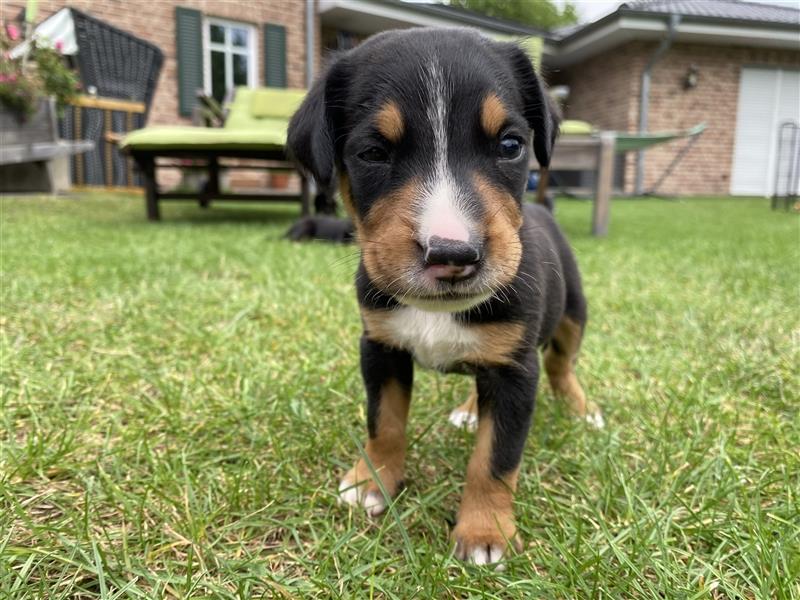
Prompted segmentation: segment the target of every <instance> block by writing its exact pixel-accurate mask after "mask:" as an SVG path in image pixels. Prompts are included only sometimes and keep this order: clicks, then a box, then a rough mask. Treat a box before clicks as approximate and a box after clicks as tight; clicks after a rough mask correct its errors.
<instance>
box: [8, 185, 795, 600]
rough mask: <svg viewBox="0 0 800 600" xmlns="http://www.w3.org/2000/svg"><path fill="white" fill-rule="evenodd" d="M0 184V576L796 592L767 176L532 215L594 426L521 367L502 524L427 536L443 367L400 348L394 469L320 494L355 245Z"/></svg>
mask: <svg viewBox="0 0 800 600" xmlns="http://www.w3.org/2000/svg"><path fill="white" fill-rule="evenodd" d="M142 204H143V203H142V201H141V199H140V198H135V197H127V196H109V195H87V196H84V197H82V198H79V199H57V200H53V199H48V198H4V199H3V200H2V221H1V224H2V231H1V233H2V248H1V249H2V295H1V296H0V297H1V298H2V312H1V313H0V334H1V335H0V349H1V350H2V363H1V365H2V372H1V373H0V384H1V385H2V397H1V399H0V597H3V598H15V599H16V598H47V599H56V598H162V597H170V598H173V597H174V598H190V597H192V598H196V597H211V598H254V597H264V598H273V597H275V598H290V597H309V598H339V597H342V598H366V597H376V598H401V599H407V598H426V599H427V598H465V597H475V598H526V597H538V598H777V599H784V598H800V584H798V581H799V580H800V453H798V448H800V412H799V410H798V408H799V404H800V403H799V402H798V399H800V374H799V373H798V364H800V303H799V301H800V270H798V268H797V267H798V264H800V218H798V216H797V215H792V214H786V213H781V212H771V211H770V210H769V208H768V205H767V201H765V200H732V199H725V200H719V199H693V200H687V201H681V202H667V201H657V200H646V201H630V200H624V201H615V202H614V204H613V208H612V222H611V235H610V237H609V238H608V239H605V240H598V239H593V238H591V237H589V236H588V235H587V231H588V221H589V217H590V210H591V208H590V205H589V204H586V203H579V202H569V201H561V202H559V204H558V218H559V220H560V221H561V222H562V224H563V226H564V228H565V230H566V231H567V233H568V235H569V237H570V240H571V242H572V243H573V245H574V247H575V249H576V252H577V255H578V259H579V262H580V264H581V267H582V270H583V274H584V279H585V286H586V291H587V296H588V298H589V303H590V324H589V328H588V331H587V336H586V338H585V342H584V346H583V352H582V356H581V360H580V362H579V366H578V375H579V377H581V379H582V381H583V383H584V387H585V389H586V390H587V393H588V394H589V395H590V396H591V397H592V398H593V399H594V400H595V401H597V402H598V403H599V404H600V405H601V406H602V407H603V408H604V410H605V417H606V422H607V427H606V429H605V430H602V431H596V430H592V429H591V428H589V427H587V426H586V425H585V424H583V423H581V422H578V421H576V420H574V419H571V418H570V417H569V416H568V414H567V413H566V411H565V410H563V409H562V407H561V406H560V405H559V403H558V402H557V401H556V400H555V399H554V398H553V397H552V396H551V395H550V393H549V391H548V390H546V389H542V390H541V391H540V394H539V403H538V406H537V412H536V416H535V422H534V427H533V430H532V433H531V436H530V438H529V440H528V445H527V450H526V453H525V458H524V462H523V467H522V471H521V475H520V490H519V493H518V495H517V508H516V512H517V515H518V519H519V526H520V532H521V534H522V536H523V538H524V540H525V549H524V552H523V553H522V554H520V555H518V556H515V557H513V558H512V559H511V560H510V561H509V562H508V565H507V567H508V568H507V569H506V570H505V571H504V572H495V571H492V570H489V569H486V568H480V567H470V566H465V565H462V564H460V563H458V562H457V561H456V560H455V559H454V558H452V556H451V548H450V545H449V542H448V532H449V528H450V525H451V522H452V519H453V517H454V514H455V510H456V507H457V503H458V499H459V493H460V490H461V487H462V485H463V481H464V470H465V466H466V462H467V458H468V456H469V453H470V450H471V444H472V435H471V434H469V433H466V432H464V431H459V430H456V429H454V428H452V427H451V426H450V425H448V424H447V422H446V418H447V414H448V413H449V411H450V409H451V408H453V407H454V406H455V405H456V404H458V403H459V402H460V401H461V400H462V399H463V398H464V396H465V395H466V393H467V392H468V388H469V381H468V380H467V379H465V378H463V377H459V376H443V375H437V374H433V373H430V372H424V371H421V370H418V371H417V373H418V375H417V383H416V388H415V401H414V404H413V406H412V417H411V422H410V440H411V447H410V451H409V456H408V461H407V462H408V472H407V479H406V481H407V484H408V487H407V488H406V490H405V491H404V492H403V493H402V495H401V496H400V497H399V499H398V500H397V501H396V503H395V504H394V511H393V512H392V514H390V515H389V516H387V517H385V518H383V519H382V520H377V521H371V520H369V519H368V518H367V517H365V516H364V515H362V514H360V513H359V512H358V511H355V512H351V511H350V510H349V509H348V508H345V507H341V506H338V505H337V503H336V495H335V491H336V487H337V484H338V480H339V477H340V475H341V474H342V473H343V471H344V470H345V469H347V468H349V467H350V466H351V463H352V461H353V459H354V457H355V456H356V452H357V444H358V443H360V442H361V441H362V439H363V436H364V433H365V424H364V422H365V415H364V408H363V395H364V394H363V391H362V384H361V381H360V375H359V370H358V353H357V346H358V336H359V334H360V322H359V317H358V313H357V309H356V303H355V294H354V291H353V289H352V283H351V279H352V273H353V271H354V268H355V265H356V261H357V252H356V250H355V248H352V247H350V248H345V247H336V246H329V245H324V244H305V245H293V244H291V243H289V242H287V241H285V240H282V239H281V234H282V232H283V231H284V230H285V228H286V227H287V226H288V224H289V223H290V222H291V220H292V219H293V218H294V216H295V215H296V211H297V209H296V208H295V207H281V206H278V207H272V208H263V207H260V208H242V207H239V208H236V207H221V208H214V209H212V210H211V211H202V210H200V209H199V208H196V207H194V206H184V207H176V206H171V207H168V208H167V209H166V210H165V211H164V221H163V222H161V223H158V224H151V223H147V222H145V221H144V219H143V212H144V210H143V206H142Z"/></svg>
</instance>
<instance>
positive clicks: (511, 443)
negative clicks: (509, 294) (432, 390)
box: [453, 354, 539, 564]
mask: <svg viewBox="0 0 800 600" xmlns="http://www.w3.org/2000/svg"><path fill="white" fill-rule="evenodd" d="M538 375H539V363H538V360H537V357H536V355H535V354H533V355H531V356H529V357H527V358H526V360H525V361H524V364H520V365H517V366H513V367H510V366H507V367H495V368H486V369H482V370H481V371H479V372H478V374H477V377H476V383H477V388H478V435H477V443H476V446H475V450H474V452H473V454H472V458H470V461H469V465H468V467H467V483H466V487H465V488H464V495H463V497H462V499H461V507H460V508H459V511H458V520H457V522H456V526H455V529H454V530H453V537H454V539H455V543H456V556H457V557H458V558H460V559H461V560H466V561H469V562H473V563H476V564H486V563H493V562H497V561H498V560H500V558H501V557H502V556H503V554H504V553H505V551H506V549H507V546H508V545H509V544H513V545H514V546H515V547H516V548H517V549H519V548H520V540H519V538H518V537H517V527H516V525H515V523H514V511H513V500H514V491H515V490H516V487H517V474H518V472H519V464H520V460H521V458H522V450H523V448H524V447H525V439H526V437H527V436H528V429H529V427H530V422H531V415H532V414H533V405H534V401H535V398H536V384H537V381H538Z"/></svg>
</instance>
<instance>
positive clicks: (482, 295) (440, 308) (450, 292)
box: [395, 265, 494, 312]
mask: <svg viewBox="0 0 800 600" xmlns="http://www.w3.org/2000/svg"><path fill="white" fill-rule="evenodd" d="M482 275H483V273H482V269H481V268H480V266H479V265H465V266H462V267H454V266H453V265H428V266H425V267H423V268H422V269H421V272H419V273H418V274H417V276H416V277H415V278H414V279H415V280H416V281H417V282H418V285H415V286H413V287H412V290H413V291H409V292H407V293H400V294H395V299H396V300H397V301H398V302H400V303H401V304H406V305H408V306H414V307H416V308H421V309H423V310H430V311H437V312H459V311H464V310H468V309H470V308H473V307H475V306H478V305H479V304H482V303H483V302H485V301H486V300H488V299H489V298H491V297H492V295H493V294H494V290H493V289H492V288H491V287H490V286H489V285H487V284H488V282H487V281H484V277H483V276H482Z"/></svg>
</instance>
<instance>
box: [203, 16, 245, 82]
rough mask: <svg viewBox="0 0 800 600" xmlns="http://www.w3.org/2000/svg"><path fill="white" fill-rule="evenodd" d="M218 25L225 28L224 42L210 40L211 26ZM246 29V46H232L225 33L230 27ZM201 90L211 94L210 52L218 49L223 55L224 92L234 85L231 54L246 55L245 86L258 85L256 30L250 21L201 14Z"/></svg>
mask: <svg viewBox="0 0 800 600" xmlns="http://www.w3.org/2000/svg"><path fill="white" fill-rule="evenodd" d="M212 25H219V26H221V27H224V28H225V30H226V34H225V43H224V44H220V43H218V42H212V41H211V26H212ZM234 27H235V28H237V29H245V30H247V39H248V44H247V47H246V48H240V47H237V46H234V45H233V44H232V43H231V40H230V35H229V34H228V33H227V31H229V30H230V29H231V28H234ZM202 37H203V91H204V92H205V93H206V95H207V96H211V95H212V93H213V90H212V78H211V52H212V51H219V52H223V53H224V55H225V94H226V97H227V94H229V93H230V91H231V90H232V89H234V88H235V87H236V85H234V83H233V55H234V54H238V55H240V56H246V57H247V87H249V88H255V87H258V43H259V41H258V31H257V29H256V27H255V26H253V25H251V24H250V23H243V22H241V21H232V20H230V19H221V18H218V17H210V16H205V15H204V16H203V36H202Z"/></svg>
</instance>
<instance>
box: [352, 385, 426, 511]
mask: <svg viewBox="0 0 800 600" xmlns="http://www.w3.org/2000/svg"><path fill="white" fill-rule="evenodd" d="M410 402H411V394H410V393H409V391H407V390H405V389H404V388H403V386H401V385H400V384H399V383H398V382H397V381H396V380H394V379H390V380H389V381H387V382H386V383H385V384H384V385H383V388H381V400H380V410H379V412H378V421H377V430H376V435H375V437H374V438H370V439H369V440H367V445H366V447H365V448H364V450H365V452H366V454H367V456H368V457H369V460H370V462H371V463H372V467H373V468H374V469H375V471H376V472H377V473H378V476H379V477H380V479H381V483H382V484H383V487H384V489H385V490H386V492H387V493H388V494H389V495H390V496H393V495H395V494H396V493H397V491H398V487H399V484H400V482H401V481H402V480H403V469H404V466H405V457H406V421H407V419H408V407H409V404H410ZM345 479H346V480H347V481H350V482H352V483H353V484H364V485H366V487H365V489H364V493H369V492H370V491H373V490H375V491H378V490H379V489H380V488H379V487H378V485H377V484H376V483H375V481H373V478H372V473H371V471H370V469H369V466H368V465H367V462H366V461H365V460H364V458H359V459H358V461H357V462H356V464H355V466H354V467H353V468H352V469H350V471H349V472H348V473H347V474H346V475H345Z"/></svg>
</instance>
